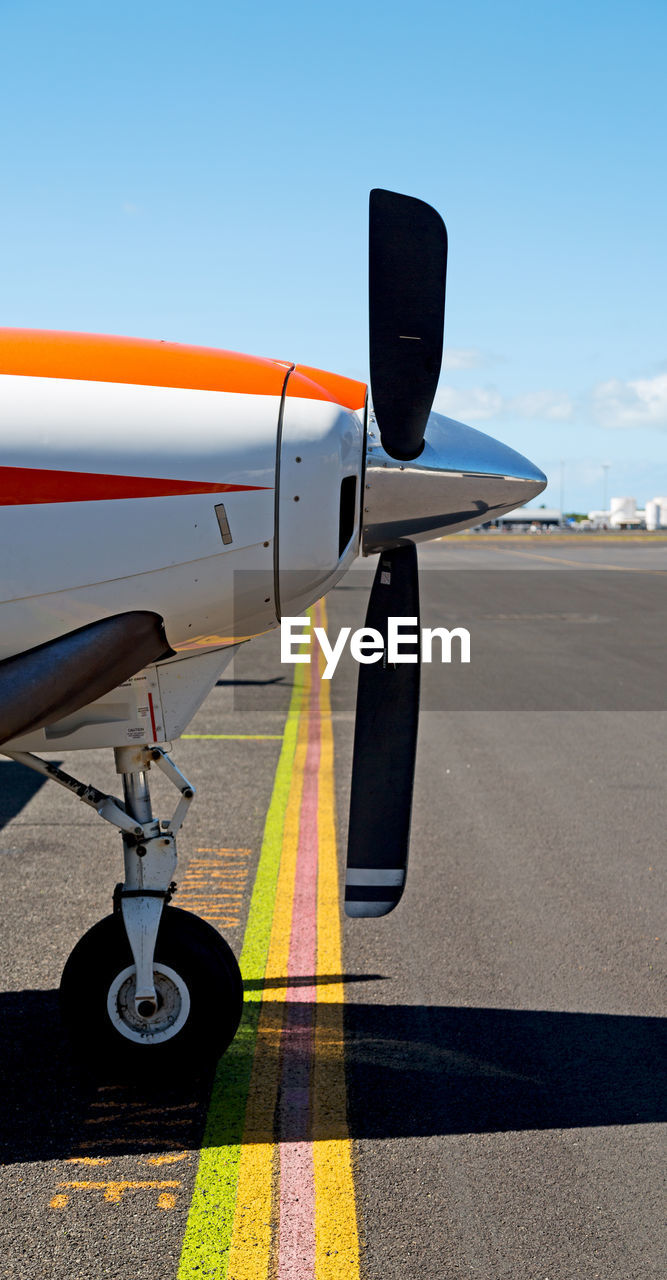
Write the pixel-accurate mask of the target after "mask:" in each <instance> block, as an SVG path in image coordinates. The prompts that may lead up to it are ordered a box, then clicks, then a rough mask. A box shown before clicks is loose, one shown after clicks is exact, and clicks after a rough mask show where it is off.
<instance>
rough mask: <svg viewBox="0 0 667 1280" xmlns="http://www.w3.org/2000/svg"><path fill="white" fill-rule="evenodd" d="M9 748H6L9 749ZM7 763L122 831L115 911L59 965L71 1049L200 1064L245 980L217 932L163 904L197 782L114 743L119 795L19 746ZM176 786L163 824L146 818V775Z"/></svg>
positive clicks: (221, 1036) (106, 1061)
mask: <svg viewBox="0 0 667 1280" xmlns="http://www.w3.org/2000/svg"><path fill="white" fill-rule="evenodd" d="M7 754H9V753H7ZM11 755H12V757H13V759H15V760H18V761H20V762H21V763H22V764H26V765H28V767H29V768H32V769H35V770H36V771H37V772H39V773H43V774H45V776H46V777H48V778H51V779H52V780H53V781H54V782H57V783H59V784H60V785H61V786H63V787H66V788H67V789H68V790H70V791H73V792H74V793H75V794H76V795H77V796H78V798H79V799H80V800H82V801H83V803H84V804H88V805H90V806H91V807H92V808H94V809H95V810H96V811H97V812H98V813H99V815H100V817H102V818H104V819H105V820H106V821H108V822H111V823H113V825H114V826H116V827H118V828H120V831H121V834H122V838H123V855H124V863H125V879H124V882H123V883H122V884H120V885H118V886H117V887H116V891H115V893H114V912H113V914H112V915H110V916H107V917H106V918H105V919H104V920H100V921H99V922H98V923H97V924H96V925H93V927H92V929H89V931H88V933H86V934H85V935H84V936H83V938H81V939H80V941H79V942H78V943H77V945H76V946H75V948H74V950H73V951H72V953H71V955H70V957H69V959H68V961H67V963H66V965H65V969H64V971H63V976H62V981H61V986H60V1000H61V1010H62V1014H63V1018H64V1021H65V1024H66V1026H67V1028H68V1030H69V1033H70V1037H71V1039H72V1041H73V1042H74V1046H75V1049H76V1051H77V1056H80V1057H82V1058H83V1059H84V1060H86V1061H87V1062H89V1063H90V1064H91V1065H92V1066H94V1067H103V1068H105V1069H106V1068H108V1067H109V1066H113V1067H121V1068H124V1067H130V1068H131V1070H133V1071H134V1070H136V1069H138V1068H141V1067H144V1066H148V1067H150V1068H152V1067H154V1066H156V1065H158V1062H159V1063H160V1064H165V1065H167V1064H168V1065H169V1066H170V1067H175V1066H178V1067H179V1068H181V1067H183V1066H185V1065H189V1067H190V1069H191V1070H193V1069H194V1070H197V1071H199V1070H200V1069H201V1068H202V1067H203V1066H204V1067H205V1066H206V1064H207V1063H210V1062H211V1061H214V1060H215V1059H217V1058H218V1057H219V1056H220V1054H221V1053H223V1052H224V1050H225V1049H226V1048H227V1046H228V1045H229V1044H230V1042H231V1040H232V1039H233V1037H234V1035H235V1033H236V1030H237V1027H238V1025H239V1022H240V1018H241V1009H242V1004H243V986H242V981H241V973H240V970H239V967H238V964H237V962H236V958H235V956H234V953H233V951H232V950H231V948H230V947H229V945H228V944H227V943H226V942H225V940H224V938H222V937H221V936H220V934H219V933H218V932H217V930H216V929H214V928H213V927H212V926H211V925H209V924H207V923H206V921H204V920H201V919H199V917H197V916H194V915H191V914H190V913H189V912H187V911H181V910H179V909H178V908H175V907H170V906H169V905H168V903H169V902H170V899H171V897H172V894H173V892H174V891H175V888H176V885H175V884H174V881H173V875H174V871H175V869H176V834H177V832H178V831H179V830H180V827H181V826H182V824H183V820H184V818H185V815H186V813H187V810H188V808H189V805H190V802H191V800H192V798H193V796H194V788H193V787H191V785H190V783H189V782H188V781H187V778H185V777H184V776H183V774H182V773H181V772H180V770H179V769H177V767H176V765H175V764H174V763H173V761H172V760H171V759H170V757H169V756H168V755H167V754H166V752H165V751H163V750H162V749H161V748H160V747H117V748H116V749H115V751H114V755H115V760H116V771H117V772H118V773H119V774H120V775H121V776H122V779H123V796H124V800H123V802H121V801H119V800H117V799H116V798H115V797H113V796H108V795H105V794H103V793H102V792H100V791H97V789H96V788H94V787H90V786H86V785H85V784H84V783H82V782H78V781H77V780H76V779H75V778H72V777H70V775H69V774H66V773H64V772H63V771H62V770H61V769H59V768H58V767H57V766H56V765H54V764H50V763H49V762H47V761H44V760H41V759H40V758H39V757H38V756H33V755H30V754H28V753H26V752H18V751H16V752H12V753H11ZM152 765H155V766H157V767H158V768H159V769H160V770H161V771H162V772H163V773H164V774H165V775H166V776H167V778H169V780H170V781H171V782H173V783H174V784H175V786H177V787H178V790H179V791H180V799H179V802H178V804H177V806H176V810H175V812H174V815H173V817H172V818H171V819H169V820H167V821H160V820H159V819H158V818H155V817H153V812H152V807H151V798H150V790H149V785H148V770H149V769H150V768H151V766H152Z"/></svg>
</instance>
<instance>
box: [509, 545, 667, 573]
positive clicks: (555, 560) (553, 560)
mask: <svg viewBox="0 0 667 1280" xmlns="http://www.w3.org/2000/svg"><path fill="white" fill-rule="evenodd" d="M491 550H493V551H498V552H500V554H501V555H502V554H504V555H508V556H523V558H524V559H525V560H546V561H547V562H548V563H549V564H569V565H573V566H574V568H575V569H582V570H583V569H588V570H595V569H611V570H614V571H615V572H617V573H651V574H654V573H662V574H665V573H667V569H642V568H640V567H639V566H637V565H632V564H597V563H596V562H595V561H593V560H584V561H582V560H566V559H565V557H564V556H541V555H540V554H539V553H538V552H537V551H517V550H515V548H514V547H498V546H495V545H494V546H493V547H492V548H491Z"/></svg>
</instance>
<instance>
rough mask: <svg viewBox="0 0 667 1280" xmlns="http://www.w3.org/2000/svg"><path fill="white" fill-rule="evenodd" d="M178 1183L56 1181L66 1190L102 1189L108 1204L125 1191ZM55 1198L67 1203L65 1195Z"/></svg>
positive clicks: (117, 1198)
mask: <svg viewBox="0 0 667 1280" xmlns="http://www.w3.org/2000/svg"><path fill="white" fill-rule="evenodd" d="M180 1185H181V1183H180V1179H179V1180H178V1181H177V1182H176V1181H174V1180H173V1179H171V1180H169V1181H167V1182H155V1181H153V1180H152V1179H151V1180H150V1181H148V1180H139V1179H137V1180H134V1181H126V1180H123V1181H118V1182H111V1181H110V1182H59V1183H58V1186H59V1187H62V1188H63V1189H65V1188H67V1189H68V1190H72V1191H103V1192H104V1199H105V1200H106V1201H108V1203H109V1204H120V1202H121V1200H122V1198H123V1195H124V1193H125V1192H126V1191H151V1190H155V1191H158V1190H162V1188H163V1187H180ZM56 1198H58V1199H63V1200H64V1201H65V1204H66V1203H67V1196H61V1197H60V1196H59V1197H55V1196H54V1199H56ZM51 1204H52V1207H53V1208H60V1207H61V1205H54V1204H53V1201H52V1202H51Z"/></svg>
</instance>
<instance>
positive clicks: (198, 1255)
mask: <svg viewBox="0 0 667 1280" xmlns="http://www.w3.org/2000/svg"><path fill="white" fill-rule="evenodd" d="M303 670H304V669H303V666H297V668H296V673H295V680H294V685H293V688H292V696H291V699H290V706H289V711H288V713H287V720H286V722H285V727H284V731H283V739H282V748H281V752H280V757H279V760H278V766H277V769H276V774H275V778H274V783H273V791H272V795H271V802H270V804H269V810H268V813H267V816H266V822H265V826H264V838H263V841H262V851H261V854H260V859H259V865H258V868H257V874H256V878H255V886H254V889H253V894H252V899H251V903H250V911H249V915H248V923H247V925H246V932H245V938H244V943H243V950H242V952H241V971H242V973H243V975H244V977H245V978H246V979H249V980H250V981H251V982H252V983H253V987H254V985H255V984H256V989H250V990H249V991H247V992H246V1003H245V1008H244V1017H243V1020H242V1023H241V1026H240V1028H239V1031H238V1032H237V1035H236V1038H235V1039H234V1041H233V1043H232V1044H231V1046H230V1048H229V1049H228V1051H227V1053H226V1054H225V1055H224V1057H223V1058H222V1059H221V1061H220V1064H219V1066H218V1074H217V1076H216V1080H215V1082H214V1086H213V1092H212V1095H211V1102H210V1106H209V1114H208V1120H207V1125H206V1131H205V1134H204V1144H203V1147H202V1151H201V1156H200V1160H199V1169H198V1171H197V1178H196V1180H195V1187H194V1192H193V1197H192V1203H191V1206H190V1213H189V1215H188V1221H187V1226H186V1230H185V1236H184V1239H183V1248H182V1253H181V1259H180V1264H179V1268H178V1280H201V1277H202V1276H205V1275H208V1276H212V1277H216V1280H217V1278H218V1277H224V1276H227V1274H228V1267H227V1264H228V1259H229V1249H230V1245H231V1242H232V1233H233V1228H234V1217H235V1209H236V1205H237V1199H238V1197H237V1190H238V1181H239V1169H240V1165H241V1160H242V1155H243V1147H242V1140H243V1137H244V1133H245V1117H246V1111H247V1102H248V1093H249V1089H250V1084H251V1080H252V1078H253V1063H254V1054H255V1047H256V1044H257V1038H258V1031H259V1015H260V1013H261V1012H262V1004H263V1001H262V981H261V980H262V979H263V978H264V975H265V972H266V964H267V959H268V952H269V947H270V944H271V942H272V936H273V931H272V921H273V911H274V903H275V895H276V889H277V883H278V876H279V868H280V861H281V853H282V848H283V838H284V830H285V822H286V819H287V813H288V805H289V801H290V797H291V794H292V791H291V787H292V776H293V773H294V762H295V756H296V748H297V740H298V738H299V728H300V712H301V703H302V698H303V687H304V675H303ZM263 1027H264V1031H263V1035H265V1039H266V1040H267V1042H268V1039H269V1038H270V1034H271V1029H270V1028H269V1027H268V1026H267V1025H266V1023H265V1022H264V1023H263ZM275 1039H276V1040H277V1039H278V1034H276V1036H275ZM256 1080H257V1077H256V1076H255V1081H256ZM266 1136H267V1139H268V1138H269V1135H266ZM270 1137H271V1139H272V1133H271V1135H270ZM268 1145H269V1144H268V1141H267V1142H266V1143H265V1144H264V1146H268ZM264 1155H266V1152H264ZM264 1167H265V1168H266V1164H265V1165H264ZM249 1172H250V1171H249V1170H248V1168H247V1166H245V1162H244V1177H245V1174H246V1173H249ZM246 1185H250V1184H248V1183H246ZM265 1199H266V1197H264V1201H265ZM244 1203H245V1202H244ZM265 1221H266V1222H267V1223H268V1222H270V1219H268V1218H267V1219H265ZM264 1256H266V1255H264ZM229 1280H238V1278H237V1277H236V1276H233V1275H230V1277H229Z"/></svg>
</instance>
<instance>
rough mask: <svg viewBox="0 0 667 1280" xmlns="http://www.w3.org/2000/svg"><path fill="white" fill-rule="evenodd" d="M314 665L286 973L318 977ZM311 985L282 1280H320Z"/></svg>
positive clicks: (294, 1033) (284, 1128)
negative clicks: (317, 1269) (317, 1273)
mask: <svg viewBox="0 0 667 1280" xmlns="http://www.w3.org/2000/svg"><path fill="white" fill-rule="evenodd" d="M317 681H318V676H317V667H316V665H315V664H314V663H312V664H311V669H310V690H309V693H310V701H309V707H308V746H307V749H306V761H305V767H304V779H303V793H302V799H301V813H300V822H299V845H298V850H297V862H296V881H295V892H294V899H293V906H292V931H291V936H290V952H289V962H288V974H289V977H290V979H293V978H304V977H307V976H308V975H309V974H313V975H314V973H315V967H316V963H317V854H318V839H317V791H318V777H319V767H320V716H319V698H318V696H317V692H318V690H317ZM315 999H316V990H315V986H314V985H307V986H298V985H297V986H289V987H288V989H287V1013H286V1018H285V1027H284V1031H283V1060H282V1073H281V1086H280V1099H279V1104H278V1141H279V1144H280V1225H279V1232H278V1280H313V1278H314V1275H315V1173H314V1168H313V1148H312V1134H311V1076H312V1068H313V1053H314V1047H315Z"/></svg>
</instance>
